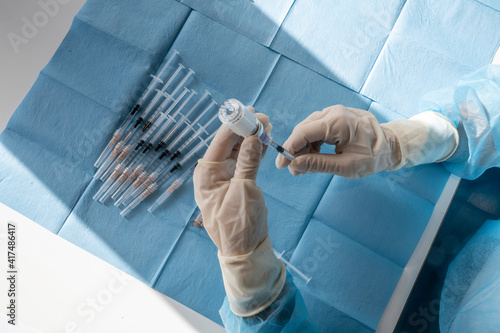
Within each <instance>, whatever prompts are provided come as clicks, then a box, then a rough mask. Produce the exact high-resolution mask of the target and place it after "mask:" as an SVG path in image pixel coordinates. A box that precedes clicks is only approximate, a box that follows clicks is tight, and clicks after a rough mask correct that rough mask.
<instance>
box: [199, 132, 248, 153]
mask: <svg viewBox="0 0 500 333" xmlns="http://www.w3.org/2000/svg"><path fill="white" fill-rule="evenodd" d="M242 140H243V138H242V137H241V136H239V135H237V134H234V132H233V131H232V130H230V129H229V128H228V127H227V126H226V125H222V126H221V127H220V128H219V131H218V132H217V134H216V135H215V137H214V138H213V140H212V143H211V144H210V146H209V147H208V149H207V151H206V153H205V156H204V157H203V158H204V159H205V160H206V161H211V162H222V161H224V160H226V159H227V158H228V157H229V156H230V155H232V154H234V153H233V150H234V149H235V145H236V144H238V143H240V142H241V141H242Z"/></svg>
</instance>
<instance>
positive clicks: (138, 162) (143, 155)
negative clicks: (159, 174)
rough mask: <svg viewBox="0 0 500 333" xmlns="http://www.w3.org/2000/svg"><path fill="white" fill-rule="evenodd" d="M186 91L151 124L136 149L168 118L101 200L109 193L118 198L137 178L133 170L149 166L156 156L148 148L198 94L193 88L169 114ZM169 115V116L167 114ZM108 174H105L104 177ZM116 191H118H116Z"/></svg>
mask: <svg viewBox="0 0 500 333" xmlns="http://www.w3.org/2000/svg"><path fill="white" fill-rule="evenodd" d="M184 89H185V90H184V92H183V93H182V94H181V95H180V96H179V98H177V100H176V101H175V103H174V104H173V105H172V106H171V107H170V108H169V109H168V110H167V111H166V112H165V114H162V113H160V117H159V118H158V119H157V120H156V121H155V123H154V124H153V125H152V126H151V128H150V129H149V130H148V133H145V134H144V135H143V136H142V137H141V138H142V139H141V140H140V141H139V143H138V145H137V146H136V148H135V149H136V150H137V149H138V148H139V147H140V146H141V145H142V144H144V142H145V140H147V139H148V137H149V136H150V135H151V133H153V132H154V130H155V129H156V128H157V127H158V125H159V124H161V123H162V122H163V121H165V120H167V121H166V122H165V124H163V125H162V126H161V128H160V129H159V131H158V133H157V134H156V135H155V137H154V138H153V139H152V140H151V141H150V142H149V143H148V144H147V145H146V148H145V149H144V150H143V151H142V152H140V153H135V157H134V159H133V160H132V162H130V165H129V166H128V167H127V169H125V171H127V170H128V171H130V172H129V173H128V174H125V173H124V174H122V175H121V176H120V177H119V178H118V179H117V180H116V182H115V183H113V185H112V186H111V187H110V188H109V189H108V190H107V191H106V193H105V194H104V195H103V197H102V198H101V200H99V201H101V202H104V201H106V200H107V198H108V197H109V195H112V198H113V199H115V198H117V197H118V196H119V195H120V194H121V193H122V192H123V191H124V190H125V189H126V188H127V187H128V186H129V185H130V184H131V183H132V181H134V180H135V178H136V177H137V176H138V174H137V172H133V173H132V170H133V169H135V170H143V169H144V167H145V166H147V165H148V164H149V163H150V162H151V161H152V160H153V157H154V154H155V153H154V152H152V153H151V154H148V150H149V149H150V148H151V147H153V145H154V144H155V143H156V140H157V139H156V138H158V137H160V136H161V135H162V134H164V133H165V131H167V130H168V127H170V125H171V124H172V123H173V122H174V121H175V118H176V117H177V116H178V115H181V116H183V115H182V114H181V111H182V110H183V109H184V107H185V106H186V104H187V103H188V102H189V101H190V99H191V98H192V97H193V96H194V95H195V94H196V91H194V90H192V91H191V94H190V95H189V96H188V97H187V98H186V99H185V100H184V102H183V103H182V104H181V105H180V106H179V107H178V108H177V110H176V111H175V112H174V114H173V115H172V116H170V115H168V114H169V113H170V112H171V111H172V110H173V109H174V108H175V106H177V104H178V103H179V101H180V100H181V99H182V98H183V97H184V95H185V94H186V92H187V91H189V90H188V89H187V88H184ZM167 115H168V116H167ZM127 163H128V160H127ZM105 176H106V174H104V177H105ZM115 191H116V192H115Z"/></svg>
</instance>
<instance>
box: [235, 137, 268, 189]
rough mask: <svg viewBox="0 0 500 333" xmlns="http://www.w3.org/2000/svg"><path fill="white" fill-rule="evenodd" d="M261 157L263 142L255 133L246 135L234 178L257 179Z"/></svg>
mask: <svg viewBox="0 0 500 333" xmlns="http://www.w3.org/2000/svg"><path fill="white" fill-rule="evenodd" d="M261 159H262V143H261V142H260V139H259V138H258V137H256V136H254V135H250V136H248V137H246V138H245V140H243V142H242V143H241V147H240V152H239V154H238V160H237V162H236V170H235V172H234V178H235V179H250V180H255V179H256V178H257V172H258V171H259V166H260V160H261Z"/></svg>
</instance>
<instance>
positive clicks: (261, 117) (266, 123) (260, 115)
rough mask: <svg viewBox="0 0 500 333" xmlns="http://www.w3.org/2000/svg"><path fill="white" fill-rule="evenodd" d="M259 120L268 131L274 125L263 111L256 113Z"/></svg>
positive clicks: (268, 131)
mask: <svg viewBox="0 0 500 333" xmlns="http://www.w3.org/2000/svg"><path fill="white" fill-rule="evenodd" d="M255 115H256V116H257V118H258V119H259V121H260V122H261V123H262V126H263V127H264V131H266V132H267V133H270V132H271V128H272V125H271V123H270V122H269V117H268V116H267V115H265V114H263V113H256V114H255Z"/></svg>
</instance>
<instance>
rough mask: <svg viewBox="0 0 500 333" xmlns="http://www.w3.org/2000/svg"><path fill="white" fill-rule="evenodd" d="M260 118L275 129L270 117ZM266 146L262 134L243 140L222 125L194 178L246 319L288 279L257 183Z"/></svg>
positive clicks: (237, 308)
mask: <svg viewBox="0 0 500 333" xmlns="http://www.w3.org/2000/svg"><path fill="white" fill-rule="evenodd" d="M257 116H258V118H259V120H260V121H261V122H262V123H263V125H264V127H265V128H267V130H270V128H271V126H270V124H269V118H268V117H267V116H265V115H262V114H257ZM266 148H267V147H263V145H262V143H261V142H260V140H259V138H257V137H255V136H250V137H247V138H246V139H244V140H243V138H242V137H240V136H238V135H236V134H234V133H233V132H232V131H231V130H230V129H229V128H227V127H226V126H225V125H222V126H221V128H220V129H219V132H218V133H217V135H216V136H215V137H214V139H213V141H212V143H211V144H210V147H209V148H208V150H207V152H206V153H205V156H204V157H203V159H201V160H199V161H198V166H197V167H196V169H195V172H194V176H193V182H194V189H195V200H196V203H197V204H198V207H200V210H201V212H202V214H203V223H204V226H205V228H206V230H207V232H208V234H209V236H210V238H211V239H212V240H213V242H214V243H215V245H216V246H217V248H218V249H219V251H218V258H219V263H220V266H221V270H222V277H223V280H224V287H225V290H226V294H227V297H228V300H229V302H230V305H231V310H232V311H233V313H234V314H236V315H238V316H242V317H247V316H252V315H254V314H257V313H259V312H261V311H262V310H264V309H265V308H267V307H268V306H269V305H270V304H271V303H272V302H273V301H274V300H275V299H276V297H277V296H278V295H279V293H280V292H281V289H282V288H283V285H284V283H285V278H286V270H285V266H284V265H283V263H281V262H280V261H279V260H278V259H277V258H276V257H275V255H274V252H273V248H272V245H271V242H270V240H269V236H268V231H267V230H268V229H267V208H266V205H265V202H264V196H263V193H262V190H261V189H260V188H258V187H257V186H256V177H257V171H258V169H259V165H260V161H261V159H262V157H263V156H264V154H265V150H266Z"/></svg>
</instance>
